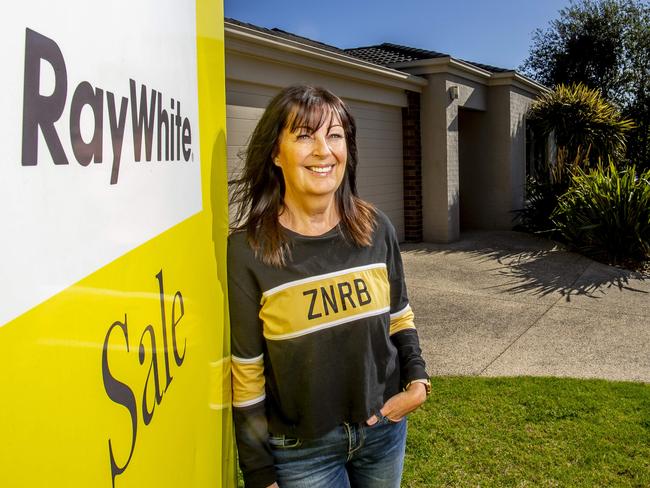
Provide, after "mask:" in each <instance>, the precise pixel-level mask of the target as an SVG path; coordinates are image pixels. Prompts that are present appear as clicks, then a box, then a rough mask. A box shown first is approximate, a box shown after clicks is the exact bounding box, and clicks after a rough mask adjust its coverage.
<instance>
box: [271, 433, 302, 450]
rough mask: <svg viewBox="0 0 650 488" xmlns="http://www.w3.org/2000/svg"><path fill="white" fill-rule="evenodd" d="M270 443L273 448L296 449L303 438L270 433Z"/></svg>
mask: <svg viewBox="0 0 650 488" xmlns="http://www.w3.org/2000/svg"><path fill="white" fill-rule="evenodd" d="M269 445H270V446H271V448H272V449H295V448H297V447H300V446H301V445H302V440H300V439H298V438H297V437H288V436H286V435H284V434H280V435H274V434H269Z"/></svg>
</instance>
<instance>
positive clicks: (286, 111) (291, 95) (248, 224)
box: [229, 85, 376, 267]
mask: <svg viewBox="0 0 650 488" xmlns="http://www.w3.org/2000/svg"><path fill="white" fill-rule="evenodd" d="M332 112H334V113H336V114H337V115H338V117H339V118H340V119H341V125H342V126H343V131H344V133H345V141H346V144H347V148H348V157H347V164H346V169H345V176H344V178H343V181H342V182H341V185H340V186H339V188H338V189H337V190H336V194H335V199H336V205H337V210H338V212H339V216H340V218H341V222H340V224H339V225H340V227H341V230H342V231H343V234H344V235H345V236H346V237H347V238H349V239H350V240H351V241H352V242H353V243H354V244H355V245H356V246H359V247H363V246H369V245H370V243H371V234H372V231H373V229H374V226H375V216H376V212H375V209H374V207H373V206H372V205H371V204H369V203H368V202H365V201H363V200H361V199H360V198H359V196H358V193H357V182H356V175H357V162H358V157H357V142H356V125H355V123H354V119H353V118H352V115H351V114H350V111H349V109H348V108H347V106H346V105H345V104H344V103H343V101H342V100H341V99H340V98H338V97H337V96H336V95H334V94H333V93H332V92H330V91H328V90H326V89H324V88H320V87H313V86H308V85H295V86H290V87H288V88H285V89H284V90H282V91H281V92H280V93H278V94H277V95H276V96H275V97H274V98H273V99H272V100H271V102H270V103H269V105H268V107H267V108H266V110H265V112H264V114H263V115H262V118H261V119H260V121H259V122H258V124H257V126H256V127H255V130H254V131H253V134H252V136H251V139H250V142H249V144H248V147H247V149H246V151H245V153H244V154H245V157H244V168H243V170H242V173H241V175H240V177H239V178H237V179H235V180H232V181H230V182H229V183H230V185H231V186H232V191H231V198H230V204H231V206H233V208H235V216H234V222H233V223H232V224H231V231H233V232H234V231H239V230H245V231H246V234H247V239H248V243H249V244H250V246H251V248H252V249H253V250H254V252H255V254H256V256H257V258H258V259H260V260H261V261H262V262H264V263H266V264H269V265H273V266H278V267H281V266H283V265H284V264H285V262H286V258H287V253H288V252H289V248H288V243H289V239H288V236H287V235H286V232H285V231H284V229H283V227H282V226H281V225H280V222H279V220H278V216H279V215H280V213H281V212H282V211H283V209H284V204H283V200H284V178H283V176H282V170H281V169H280V168H279V167H278V166H276V165H275V164H273V157H274V156H276V154H277V151H278V143H279V139H280V133H281V132H282V130H283V129H284V128H285V127H286V128H287V129H289V131H291V132H294V131H295V130H296V129H297V128H299V127H308V128H309V130H310V131H312V132H315V131H317V130H318V129H319V128H320V127H321V126H322V125H323V124H324V123H326V122H327V120H326V119H329V116H330V114H331V113H332Z"/></svg>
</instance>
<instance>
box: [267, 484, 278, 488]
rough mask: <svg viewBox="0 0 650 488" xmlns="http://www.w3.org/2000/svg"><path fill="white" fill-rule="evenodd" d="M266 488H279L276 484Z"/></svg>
mask: <svg viewBox="0 0 650 488" xmlns="http://www.w3.org/2000/svg"><path fill="white" fill-rule="evenodd" d="M266 488H280V487H279V486H278V484H277V483H273V484H272V485H269V486H267V487H266Z"/></svg>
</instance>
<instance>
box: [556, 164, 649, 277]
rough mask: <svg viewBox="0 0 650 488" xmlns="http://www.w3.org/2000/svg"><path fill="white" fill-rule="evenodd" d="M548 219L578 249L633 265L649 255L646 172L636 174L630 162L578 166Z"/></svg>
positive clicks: (647, 179) (633, 266)
mask: <svg viewBox="0 0 650 488" xmlns="http://www.w3.org/2000/svg"><path fill="white" fill-rule="evenodd" d="M551 219H552V220H553V222H554V223H555V225H556V228H557V230H558V232H559V233H560V234H561V236H562V237H563V239H564V240H565V241H566V242H567V243H568V244H569V245H570V246H572V247H574V248H575V249H576V250H578V251H579V252H581V253H583V254H585V255H587V256H590V257H593V258H594V259H597V260H599V261H603V262H607V263H611V264H617V265H623V266H628V267H632V268H638V267H640V266H642V265H643V263H644V261H647V260H648V259H650V170H648V171H645V172H644V173H642V174H641V175H639V176H637V174H636V169H635V168H634V166H630V167H627V168H626V169H624V170H622V171H618V170H617V169H616V168H615V167H614V165H613V164H611V163H610V165H609V167H608V168H607V169H603V168H602V167H600V166H599V167H598V168H596V169H594V170H591V171H589V172H585V171H584V170H582V169H579V168H578V169H576V170H575V175H574V177H573V181H572V185H571V186H570V188H569V189H568V191H567V192H566V193H565V194H564V195H562V196H561V197H560V199H559V200H558V205H557V207H556V209H555V211H554V212H553V214H552V216H551Z"/></svg>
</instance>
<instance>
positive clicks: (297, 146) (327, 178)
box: [274, 108, 348, 204]
mask: <svg viewBox="0 0 650 488" xmlns="http://www.w3.org/2000/svg"><path fill="white" fill-rule="evenodd" d="M325 110H329V113H328V114H326V117H325V122H324V123H323V124H322V125H321V126H320V128H318V129H317V130H316V131H314V132H312V131H311V129H309V128H308V127H298V128H296V130H295V131H293V132H291V131H290V129H289V128H288V127H285V128H284V129H283V130H282V132H281V134H280V139H279V141H278V153H277V155H276V156H275V158H274V162H275V164H276V165H277V166H279V167H280V168H282V174H283V176H284V184H285V194H284V199H285V202H287V201H290V202H295V203H298V204H300V203H303V202H305V201H306V199H308V198H310V197H319V196H320V197H322V196H327V195H331V196H332V197H333V196H334V193H335V192H336V190H337V189H338V187H339V185H340V184H341V181H343V176H344V175H345V165H346V162H347V157H348V148H347V144H346V141H345V132H344V130H343V126H342V125H341V119H340V118H339V116H338V114H337V113H336V111H334V110H331V109H328V108H325Z"/></svg>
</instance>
